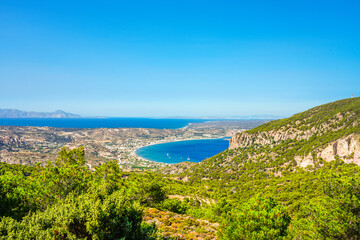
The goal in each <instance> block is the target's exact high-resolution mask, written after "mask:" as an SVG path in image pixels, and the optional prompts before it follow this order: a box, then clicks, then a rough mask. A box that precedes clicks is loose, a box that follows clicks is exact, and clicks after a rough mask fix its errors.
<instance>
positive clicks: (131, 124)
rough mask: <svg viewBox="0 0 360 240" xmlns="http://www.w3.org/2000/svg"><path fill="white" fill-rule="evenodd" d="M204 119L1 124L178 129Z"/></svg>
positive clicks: (1, 121)
mask: <svg viewBox="0 0 360 240" xmlns="http://www.w3.org/2000/svg"><path fill="white" fill-rule="evenodd" d="M206 121H209V120H204V119H153V118H0V126H38V127H58V128H157V129H176V128H182V127H186V126H187V125H188V124H189V123H200V122H206Z"/></svg>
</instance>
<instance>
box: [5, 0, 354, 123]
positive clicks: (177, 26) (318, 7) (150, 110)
mask: <svg viewBox="0 0 360 240" xmlns="http://www.w3.org/2000/svg"><path fill="white" fill-rule="evenodd" d="M352 93H353V94H354V95H355V96H359V95H360V1H359V0H354V1H347V0H338V1H331V0H326V1H317V0H302V1H289V0H284V1H276V0H272V1H268V0H266V1H265V0H264V1H256V0H252V1H250V0H249V1H240V0H238V1H226V0H219V1H211V0H204V1H198V0H190V1H188V0H180V1H176V0H166V1H151V0H147V1H136V0H132V1H90V0H86V1H80V0H71V1H68V0H58V1H49V0H46V1H38V0H31V1H29V0H24V1H18V0H0V108H16V109H20V110H26V111H30V110H33V111H54V110H56V109H62V110H64V111H67V112H73V113H78V114H81V115H84V116H120V117H125V116H144V117H152V116H153V117H165V116H206V115H212V116H231V115H257V114H261V115H262V114H272V115H281V116H287V115H291V114H294V113H296V112H299V111H303V110H306V109H308V108H310V107H313V106H316V105H319V104H322V103H326V102H329V101H334V100H338V99H342V98H348V97H350V96H351V94H352Z"/></svg>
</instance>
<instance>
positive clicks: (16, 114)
mask: <svg viewBox="0 0 360 240" xmlns="http://www.w3.org/2000/svg"><path fill="white" fill-rule="evenodd" d="M80 117H81V116H80V115H77V114H72V113H67V112H64V111H62V110H57V111H55V112H25V111H20V110H17V109H0V118H80Z"/></svg>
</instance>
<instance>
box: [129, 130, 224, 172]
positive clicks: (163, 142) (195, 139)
mask: <svg viewBox="0 0 360 240" xmlns="http://www.w3.org/2000/svg"><path fill="white" fill-rule="evenodd" d="M222 138H231V137H230V136H222V137H217V138H187V139H178V140H171V141H161V142H157V143H151V144H147V145H144V146H141V147H139V148H137V149H135V150H134V151H132V152H131V154H132V155H133V156H134V157H137V158H140V159H141V160H145V161H149V162H154V163H161V164H165V165H173V164H176V163H164V162H157V161H153V160H150V159H147V158H144V157H141V156H139V155H138V154H137V153H136V152H137V150H139V149H141V148H145V147H149V146H153V145H160V144H166V143H173V142H183V141H197V140H215V139H222ZM229 140H230V139H229Z"/></svg>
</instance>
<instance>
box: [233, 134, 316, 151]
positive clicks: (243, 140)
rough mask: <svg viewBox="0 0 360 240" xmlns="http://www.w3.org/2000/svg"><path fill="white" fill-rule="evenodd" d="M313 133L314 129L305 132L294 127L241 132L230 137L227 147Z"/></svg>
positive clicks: (300, 136)
mask: <svg viewBox="0 0 360 240" xmlns="http://www.w3.org/2000/svg"><path fill="white" fill-rule="evenodd" d="M315 133H316V131H315V129H311V130H308V131H305V132H300V131H296V130H294V129H289V130H287V131H269V132H260V133H248V132H242V133H238V134H236V135H235V136H233V137H232V138H231V139H230V145H229V149H235V148H239V147H241V148H243V147H249V146H251V145H253V144H259V145H266V144H277V143H279V142H280V141H285V140H289V139H297V140H301V139H309V138H310V137H311V136H312V135H313V134H315Z"/></svg>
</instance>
